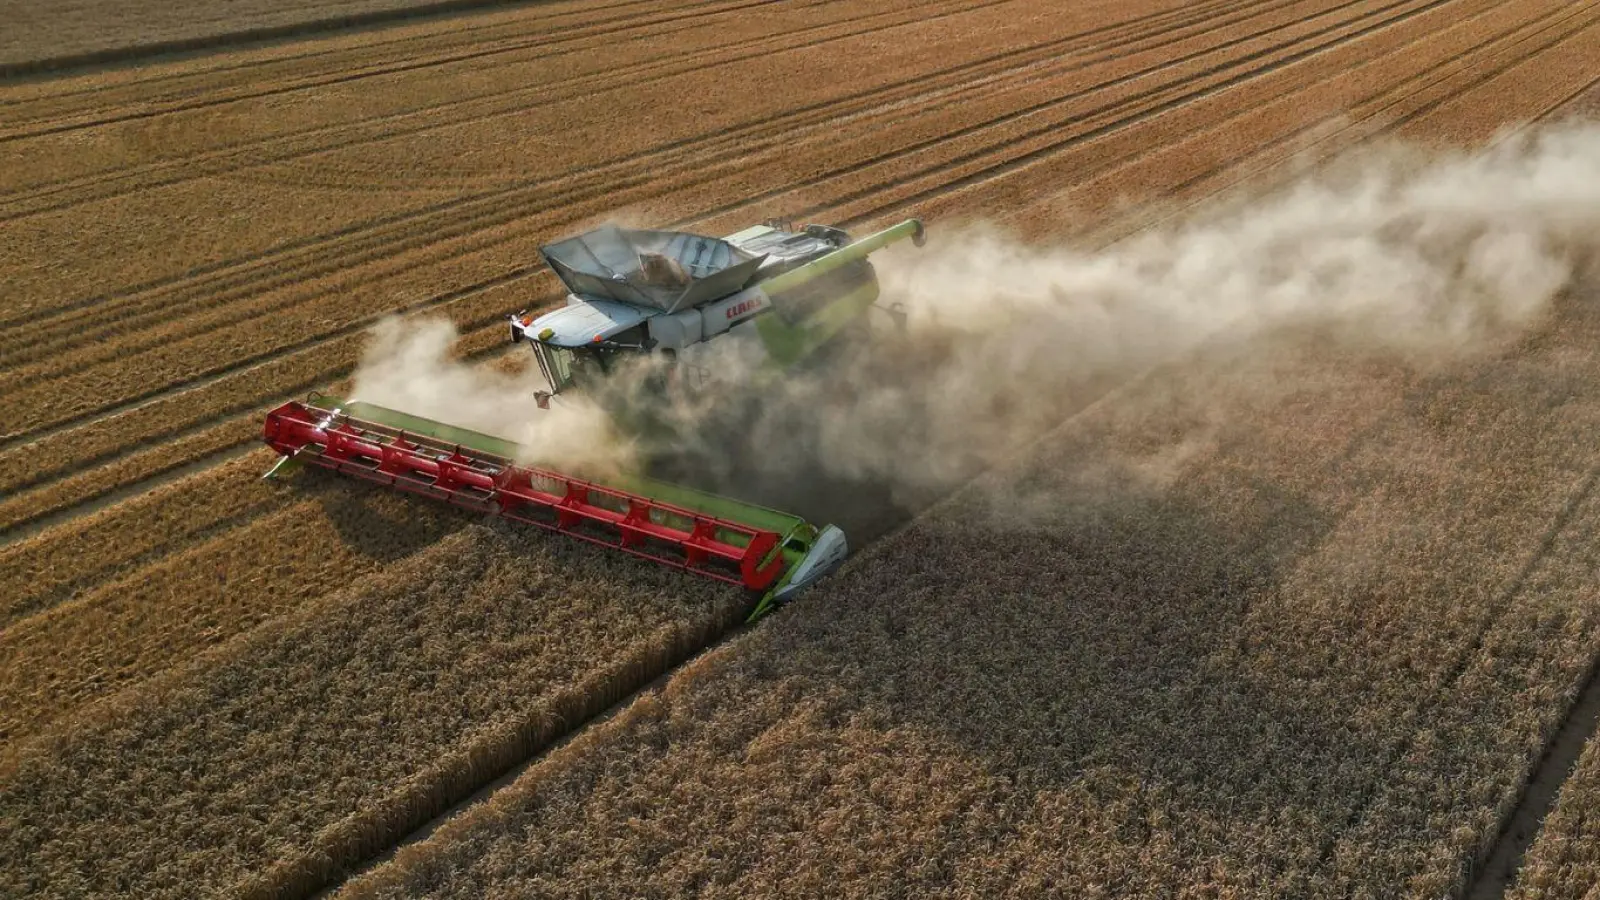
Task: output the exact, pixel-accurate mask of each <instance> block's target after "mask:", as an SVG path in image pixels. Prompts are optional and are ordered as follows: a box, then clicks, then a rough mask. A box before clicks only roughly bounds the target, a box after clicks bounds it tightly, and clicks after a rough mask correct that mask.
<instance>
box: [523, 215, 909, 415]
mask: <svg viewBox="0 0 1600 900" xmlns="http://www.w3.org/2000/svg"><path fill="white" fill-rule="evenodd" d="M907 237H909V238H911V240H912V242H913V243H915V244H916V245H917V246H919V247H920V246H922V244H923V240H924V233H923V227H922V223H921V222H920V221H918V220H916V219H907V220H906V221H904V222H901V223H900V224H898V225H895V226H894V227H892V228H888V229H885V230H883V231H880V232H877V233H876V234H873V235H870V236H868V237H865V238H862V239H860V240H852V239H851V237H850V235H849V234H848V233H846V232H845V231H843V230H841V229H838V228H833V227H830V226H827V225H807V226H805V227H804V228H803V229H800V230H795V229H794V227H793V226H792V225H790V224H788V223H786V222H779V221H775V220H769V221H767V222H765V223H763V224H761V225H756V226H753V227H750V228H746V229H744V230H742V231H739V232H737V233H735V234H731V235H728V236H727V237H723V238H715V237H708V236H705V235H698V234H690V233H688V232H682V231H652V230H640V229H624V228H620V227H617V226H615V225H606V226H603V227H600V228H597V229H594V230H592V231H588V232H585V233H583V234H580V235H577V236H575V237H570V238H567V239H565V240H562V241H557V242H556V243H553V244H549V245H546V246H544V247H542V248H540V252H541V254H542V255H543V256H544V259H545V262H546V264H547V265H549V267H550V269H551V270H552V271H553V272H555V274H556V275H557V276H558V277H559V278H560V279H561V281H562V283H563V284H564V285H565V286H566V288H567V291H568V294H567V302H566V305H565V306H563V307H561V308H559V309H556V310H553V311H551V312H547V313H545V314H544V315H541V316H538V317H537V318H535V317H533V316H530V315H528V314H527V313H526V312H525V311H524V312H521V313H518V314H516V315H514V316H511V323H510V324H511V340H512V341H514V342H521V341H523V340H527V341H528V343H529V344H530V346H531V347H532V348H533V352H534V356H535V358H536V359H537V360H538V364H539V368H540V371H541V372H542V373H543V375H544V378H545V381H546V383H547V386H548V390H544V391H540V392H539V393H538V395H537V399H538V404H539V406H541V407H546V406H548V404H549V400H550V397H552V396H554V395H559V394H561V393H563V392H566V391H571V390H580V391H581V390H583V389H584V388H585V386H586V385H587V386H592V385H593V384H594V383H596V382H597V381H598V380H599V379H603V378H605V377H608V376H610V375H611V374H613V373H615V372H616V371H617V370H618V369H619V368H620V367H621V366H623V365H625V364H626V363H627V362H628V361H629V360H636V359H642V358H643V357H644V355H646V354H659V357H658V358H659V359H661V360H662V361H663V362H667V363H668V364H669V365H668V368H669V371H670V370H674V369H677V368H680V367H687V366H693V365H694V363H693V362H692V361H691V360H689V359H685V358H682V357H680V354H684V355H685V356H693V354H694V348H695V347H696V346H697V345H700V344H704V343H705V342H707V341H710V340H711V339H713V338H716V337H720V336H722V335H725V334H730V333H733V332H735V330H736V329H740V326H745V325H748V326H749V327H748V328H745V329H742V330H744V331H750V330H751V329H753V331H754V334H755V336H756V337H757V339H758V343H759V346H760V347H761V348H762V350H763V351H764V353H765V355H766V357H767V363H768V371H770V372H778V371H782V370H783V369H786V368H788V367H790V366H792V365H794V364H796V363H798V362H800V361H801V360H803V359H804V358H805V357H807V356H808V355H810V354H811V353H812V352H813V351H814V350H816V349H817V348H818V347H820V346H822V345H823V344H825V343H827V342H828V341H830V340H831V339H833V338H834V337H835V336H837V335H838V334H839V333H840V332H841V331H843V330H844V329H845V328H846V327H847V326H849V325H851V324H852V323H854V322H856V321H857V320H859V319H860V318H861V317H863V316H865V315H866V314H867V312H868V311H869V309H871V308H872V307H874V306H876V305H877V301H878V281H877V275H876V273H875V272H874V271H873V268H872V264H871V263H870V262H868V260H867V256H868V254H870V253H872V252H874V251H876V250H878V249H881V248H883V247H885V246H888V245H889V244H891V243H894V242H896V241H899V240H902V239H904V238H907ZM885 310H886V312H888V313H889V314H890V316H891V317H892V318H894V320H895V321H896V322H898V323H900V324H902V325H903V323H904V315H903V313H902V312H901V311H900V310H899V309H898V307H889V308H885ZM685 351H688V352H687V353H685ZM711 375H712V377H715V373H711Z"/></svg>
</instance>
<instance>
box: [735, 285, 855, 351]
mask: <svg viewBox="0 0 1600 900" xmlns="http://www.w3.org/2000/svg"><path fill="white" fill-rule="evenodd" d="M763 287H765V286H763ZM768 296H772V297H773V302H775V303H782V302H783V299H782V297H781V296H774V295H772V294H769V295H768ZM877 300H878V283H877V281H876V280H873V281H869V282H867V283H866V284H863V285H861V286H860V287H858V288H856V289H855V290H853V291H851V292H850V293H848V294H845V295H844V296H842V297H840V298H838V299H837V300H834V301H833V302H832V303H829V304H828V305H827V306H825V307H823V308H822V309H820V310H818V311H817V312H816V313H815V314H814V315H812V316H811V317H809V318H807V319H806V320H805V321H803V322H800V323H798V324H794V325H791V324H789V323H788V322H785V321H783V317H782V316H779V315H776V314H770V313H769V314H768V315H764V316H760V317H758V318H756V320H755V326H756V333H757V334H759V335H761V343H762V346H764V347H766V350H767V355H768V356H769V357H770V359H769V361H768V363H767V367H768V369H769V370H771V371H776V370H782V369H787V368H789V367H791V366H793V365H795V364H796V363H798V362H800V361H801V360H803V359H805V358H806V357H807V356H809V355H811V353H812V352H813V351H815V350H816V349H817V348H818V347H821V346H822V345H823V344H826V343H827V342H828V341H830V340H832V339H833V338H834V337H835V336H837V335H838V334H839V332H840V331H842V330H843V329H844V328H845V327H846V326H848V325H850V324H851V323H852V322H855V321H856V320H858V319H859V318H861V317H862V316H864V315H866V313H867V310H868V309H870V308H871V307H872V304H874V303H876V302H877Z"/></svg>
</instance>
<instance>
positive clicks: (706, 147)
mask: <svg viewBox="0 0 1600 900" xmlns="http://www.w3.org/2000/svg"><path fill="white" fill-rule="evenodd" d="M1251 2H1255V3H1259V2H1261V0H1251ZM985 5H992V4H985ZM1203 9H1204V8H1203ZM1184 24H1192V23H1179V24H1177V25H1174V26H1172V27H1173V28H1180V27H1183V25H1184ZM1119 27H1120V26H1119ZM1107 30H1109V29H1096V30H1094V31H1092V32H1088V33H1085V34H1081V35H1072V36H1069V38H1067V39H1064V40H1063V41H1053V42H1050V43H1049V44H1047V45H1046V46H1045V47H1043V48H1038V52H1043V53H1047V54H1048V53H1051V52H1056V51H1062V50H1064V49H1066V48H1067V47H1068V44H1067V43H1065V41H1072V40H1081V39H1088V38H1093V37H1096V36H1099V35H1100V34H1101V33H1103V32H1105V31H1107ZM1167 30H1171V28H1169V29H1167ZM1158 33H1159V32H1158ZM1119 46H1120V45H1119ZM1034 49H1035V48H1022V49H1019V50H1013V51H1008V52H1005V53H1001V54H996V55H994V56H991V57H987V58H982V59H979V60H975V61H972V62H970V63H965V64H959V65H956V66H951V67H946V68H945V69H941V70H936V71H935V72H934V73H933V75H932V76H923V77H920V78H915V77H914V78H908V79H903V80H900V81H895V82H891V83H889V84H886V85H884V86H882V87H880V88H876V89H872V90H866V91H861V92H855V93H852V94H850V95H847V96H844V97H840V98H836V99H834V100H831V101H822V102H818V103H812V104H807V105H805V106H802V107H799V108H796V109H793V110H787V111H784V112H782V113H778V114H774V115H771V116H767V117H763V118H761V119H757V120H753V121H751V122H749V123H747V124H745V125H743V126H741V127H740V128H737V129H728V130H724V131H722V132H718V133H716V134H712V135H705V136H698V137H696V138H691V139H685V140H683V141H678V142H673V143H669V144H665V145H661V146H657V147H652V148H648V149H646V150H643V151H640V152H638V153H634V154H630V155H627V156H624V157H621V158H618V159H617V160H615V161H613V162H612V163H609V164H607V165H608V166H610V168H608V169H607V171H608V172H614V171H616V170H617V169H619V168H620V167H623V166H628V165H637V166H651V165H654V164H655V163H656V162H657V159H656V158H657V157H658V156H660V155H661V154H663V153H665V152H669V151H677V152H679V153H681V154H699V155H702V156H703V155H704V154H706V153H708V152H711V150H712V148H713V147H715V146H717V144H718V143H719V142H720V143H721V144H724V145H727V144H729V143H736V142H740V141H745V140H746V138H748V137H750V136H752V135H757V134H763V133H767V134H771V135H772V142H774V143H776V142H779V141H783V140H787V139H788V138H790V137H791V136H792V133H781V132H778V133H774V132H775V130H776V129H785V128H787V129H794V128H796V127H799V126H815V125H818V124H823V123H828V122H830V121H832V120H834V119H836V118H837V117H840V116H842V115H844V114H846V113H848V114H852V115H856V116H860V115H862V114H864V113H867V112H870V111H871V110H870V104H871V103H873V102H884V101H893V100H900V101H902V102H907V98H910V101H911V102H923V101H926V100H928V99H930V94H929V93H928V91H922V92H916V91H911V92H909V93H908V89H911V88H914V87H916V86H917V85H918V84H926V83H928V82H930V81H931V79H932V77H938V78H940V79H943V80H942V81H940V82H939V83H938V85H939V86H945V85H947V84H948V83H950V82H952V81H955V80H956V79H960V78H963V77H980V75H992V74H993V72H994V71H995V70H994V69H993V68H992V67H996V66H1003V65H1004V63H1005V61H1006V60H1008V59H1014V58H1015V57H1017V55H1018V54H1021V53H1025V52H1028V51H1029V50H1034ZM1034 61H1036V60H1024V61H1023V62H1022V63H1021V64H1022V65H1028V64H1031V63H1032V62H1034ZM591 171H592V169H587V168H586V169H570V170H567V171H564V172H560V173H556V174H555V175H553V176H552V177H551V179H550V181H551V182H559V181H560V180H561V179H565V178H571V177H581V176H583V175H585V174H586V173H589V172H591ZM591 177H592V176H591ZM608 183H609V182H607V181H605V179H604V178H602V179H599V180H598V183H597V184H596V185H594V186H592V187H591V188H590V190H595V191H597V190H602V189H604V186H605V185H606V184H608ZM527 190H528V189H526V188H506V189H502V190H499V191H495V192H491V193H489V194H483V195H474V196H470V197H464V198H455V199H452V200H449V201H443V202H441V203H438V204H434V205H431V206H428V207H423V208H421V209H418V210H411V211H406V212H404V213H400V214H396V215H394V216H389V217H385V218H382V219H379V220H376V221H374V222H369V223H365V224H363V225H361V226H352V227H351V228H349V229H341V230H338V231H334V232H329V233H326V234H324V235H319V236H316V237H314V238H309V239H306V240H304V241H297V242H294V243H291V244H289V245H286V246H284V247H280V248H275V250H274V251H272V252H271V262H272V265H273V267H275V268H281V267H282V266H283V264H284V260H283V259H282V257H283V255H285V254H287V253H291V252H294V251H298V250H301V249H305V248H306V247H309V246H311V245H313V244H317V243H324V242H326V241H327V240H329V239H330V238H338V237H343V236H345V235H346V234H353V233H355V232H358V231H360V230H362V229H371V228H376V227H382V226H385V225H389V224H391V223H396V222H403V221H406V220H411V219H417V218H420V217H422V216H425V215H439V216H440V217H442V216H443V214H444V213H459V211H461V210H462V209H463V208H468V209H471V208H475V207H472V206H469V205H470V204H477V203H480V202H484V201H513V202H519V203H522V202H527V201H528V200H529V199H535V200H536V199H538V198H530V197H528V196H526V192H527ZM518 191H521V192H522V194H521V195H519V194H518V193H517V192H518ZM563 199H564V198H563ZM430 224H431V223H430ZM318 255H319V256H321V257H323V258H326V256H327V254H326V252H325V251H319V254H318ZM266 261H267V255H256V256H249V257H244V258H238V259H233V260H227V261H224V262H221V263H218V264H214V265H212V266H208V267H206V268H204V269H202V270H199V271H198V272H192V273H185V275H182V276H176V277H173V278H167V279H158V280H156V281H153V282H147V283H145V284H143V285H138V286H134V287H132V288H129V289H125V290H121V291H116V292H113V293H107V294H100V295H96V296H94V297H90V298H87V299H85V300H81V301H76V302H74V303H72V304H70V305H68V306H66V307H61V306H57V307H53V308H51V309H47V310H40V311H37V312H34V313H28V314H24V315H23V316H12V317H10V318H8V319H5V320H0V329H14V328H17V327H20V326H23V325H27V326H30V327H29V334H28V336H27V337H28V339H29V341H30V343H31V342H34V341H37V340H38V339H39V338H40V337H41V335H44V336H48V335H49V334H51V329H58V330H59V333H61V334H67V333H70V334H73V335H81V334H82V330H81V326H82V325H83V322H82V321H80V319H82V318H91V317H92V318H99V317H101V316H103V315H104V314H106V313H107V312H109V311H112V310H116V311H117V312H118V313H119V314H123V313H125V310H124V309H123V308H122V306H121V305H118V304H117V303H116V301H118V300H119V299H122V298H125V297H129V296H131V295H133V294H136V293H140V292H149V291H153V290H157V289H161V288H164V287H169V286H175V285H181V283H182V282H183V281H185V280H189V279H192V278H194V277H197V276H199V275H207V274H211V273H212V272H216V271H220V270H222V269H226V268H230V267H237V266H241V265H248V264H251V263H254V262H266ZM203 287H204V289H205V290H206V291H207V293H208V294H214V293H215V291H216V289H217V287H218V285H216V284H214V283H211V284H207V285H204V286H203ZM196 289H199V288H196ZM144 302H145V305H147V306H157V305H160V306H162V307H170V306H171V305H172V302H171V298H169V297H165V296H163V297H159V298H148V299H146V300H145V301H144ZM90 307H93V308H94V309H93V311H92V313H89V312H85V310H88V309H89V308H90ZM71 313H79V314H80V315H79V317H78V318H74V319H71V320H68V321H55V322H52V321H51V320H52V319H56V320H59V319H61V318H62V317H64V316H66V315H69V314H71ZM121 319H122V321H126V317H125V315H122V316H121Z"/></svg>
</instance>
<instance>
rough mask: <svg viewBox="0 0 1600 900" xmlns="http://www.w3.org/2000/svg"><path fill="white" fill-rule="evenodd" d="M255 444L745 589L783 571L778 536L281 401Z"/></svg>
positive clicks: (763, 587)
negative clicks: (258, 441)
mask: <svg viewBox="0 0 1600 900" xmlns="http://www.w3.org/2000/svg"><path fill="white" fill-rule="evenodd" d="M262 439H263V440H264V441H265V442H266V443H267V444H268V445H269V446H271V447H272V448H273V449H274V450H276V451H278V452H279V453H280V454H282V455H284V456H292V457H295V458H297V459H300V460H303V461H304V462H306V463H308V464H310V465H315V466H320V467H322V468H324V469H332V470H334V471H336V472H339V473H341V474H345V475H353V476H356V477H358V478H363V479H365V480H367V481H373V482H377V483H379V484H386V485H390V486H392V487H396V488H399V489H401V490H404V491H410V492H412V493H416V494H422V495H424V496H428V497H433V498H434V499H438V500H444V501H446V502H449V503H452V504H455V505H456V506H461V507H464V508H467V509H471V510H475V511H478V512H483V513H488V514H491V515H499V516H504V517H505V518H508V519H512V520H514V521H517V522H523V523H526V524H529V525H537V526H538V527H540V528H543V529H545V530H547V531H556V532H560V533H563V534H567V535H570V536H572V537H575V538H579V539H580V540H585V541H589V542H590V543H594V544H600V545H601V546H606V547H611V548H613V549H617V550H622V551H624V552H626V553H631V554H633V555H634V556H640V557H644V558H645V559H650V560H653V561H655V562H658V563H663V564H665V565H669V566H673V567H674V568H679V569H683V570H685V571H689V572H694V573H696V574H699V575H704V576H706V577H709V578H714V579H716V580H718V581H724V582H727V583H729V584H741V585H743V586H744V587H746V588H749V589H751V590H757V591H760V590H766V589H767V588H769V587H771V586H772V584H773V582H775V581H776V580H777V579H778V576H779V575H780V574H781V573H782V571H783V565H784V560H783V555H782V554H781V553H779V552H778V541H779V535H778V534H777V532H774V531H767V530H763V529H759V528H752V527H750V526H748V525H742V524H740V523H738V522H729V521H726V520H723V519H717V518H713V517H711V516H706V515H702V514H700V513H697V512H694V511H692V510H687V509H681V508H678V507H675V506H670V505H668V504H664V503H657V502H656V501H654V500H651V499H650V498H649V497H645V496H641V495H638V494H632V493H628V492H626V491H619V490H616V489H615V488H609V487H605V486H604V485H599V484H594V483H591V482H587V481H583V480H580V479H577V478H571V477H568V476H566V475H562V474H560V473H558V472H552V471H549V470H545V469H537V468H532V467H528V466H519V465H517V464H516V463H515V461H513V460H510V459H507V458H505V457H501V456H496V455H494V454H492V453H486V452H483V451H479V450H474V449H472V448H470V447H462V446H459V445H456V444H449V443H445V442H443V441H439V440H435V439H433V438H430V437H427V436H425V435H416V434H410V433H408V432H403V431H399V430H397V429H394V428H390V427H388V426H386V425H381V424H378V423H375V422H366V421H363V420H360V419H354V418H351V417H349V416H348V415H344V414H340V413H337V412H335V411H333V410H327V409H322V408H319V407H316V406H311V405H309V404H306V403H300V402H298V401H291V402H289V403H285V404H284V405H282V406H280V407H278V408H277V409H275V410H273V411H272V412H270V413H268V414H267V417H266V422H265V425H264V426H263V434H262Z"/></svg>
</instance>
